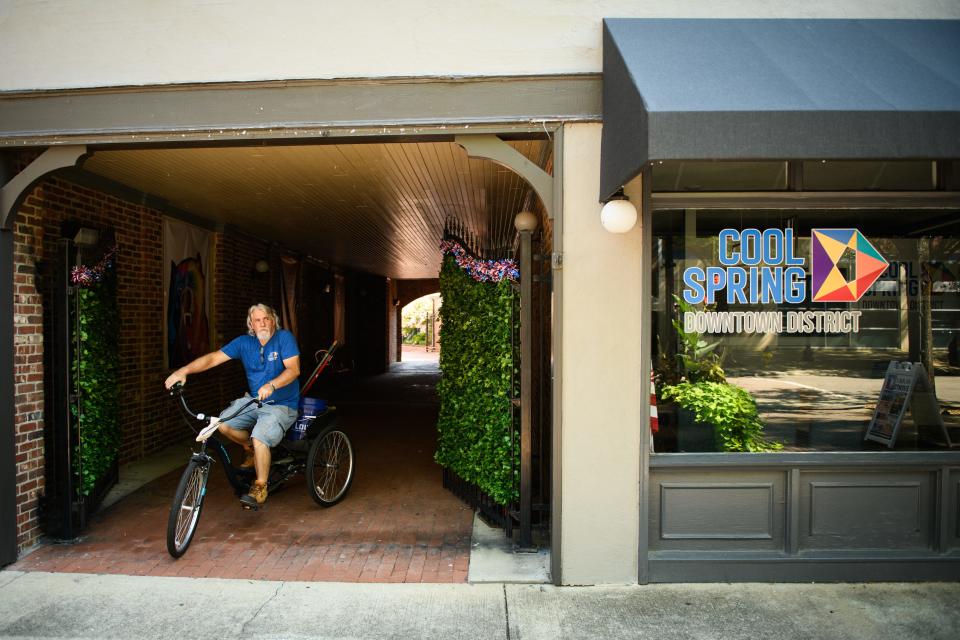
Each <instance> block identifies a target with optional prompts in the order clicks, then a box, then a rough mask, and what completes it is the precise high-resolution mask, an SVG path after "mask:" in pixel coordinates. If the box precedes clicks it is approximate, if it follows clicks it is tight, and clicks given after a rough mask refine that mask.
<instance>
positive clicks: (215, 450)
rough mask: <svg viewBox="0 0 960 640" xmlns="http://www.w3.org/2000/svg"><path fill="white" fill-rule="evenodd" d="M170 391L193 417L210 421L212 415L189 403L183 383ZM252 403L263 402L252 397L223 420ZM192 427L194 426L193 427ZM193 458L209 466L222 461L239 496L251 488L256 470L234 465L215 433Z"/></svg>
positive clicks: (225, 471) (225, 472)
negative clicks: (199, 410) (190, 405)
mask: <svg viewBox="0 0 960 640" xmlns="http://www.w3.org/2000/svg"><path fill="white" fill-rule="evenodd" d="M170 393H171V394H172V395H175V396H177V399H178V400H180V405H181V406H182V407H183V410H184V411H185V412H186V413H187V414H188V415H190V416H191V417H193V418H194V419H196V420H198V421H200V422H208V421H209V419H210V416H205V415H204V414H202V413H195V412H194V411H192V410H191V409H190V407H189V406H188V405H187V400H186V398H184V397H183V385H181V384H179V383H178V384H176V385H174V386H173V387H172V388H171V390H170ZM252 404H258V405H259V404H262V403H261V402H260V401H259V400H257V399H256V398H251V399H250V402H248V403H247V404H245V405H243V406H242V407H240V409H239V410H238V411H237V412H236V413H234V414H233V415H232V416H229V417H228V418H225V419H224V420H223V421H224V422H226V421H227V420H229V419H230V418H234V417H236V416H237V415H239V414H240V413H241V412H242V411H245V410H246V409H247V407H249V406H250V405H252ZM191 428H192V427H191ZM208 445H209V446H210V452H209V453H208V452H207V446H208ZM211 454H212V455H211ZM191 459H193V460H197V461H198V462H199V463H200V464H202V465H204V466H207V465H209V464H211V462H213V461H214V460H216V461H218V462H220V466H221V467H222V468H223V473H224V475H226V477H227V482H229V483H230V486H231V487H233V490H234V492H235V493H236V494H237V495H238V496H239V495H243V494H244V493H246V492H247V491H248V490H249V488H250V482H251V480H252V479H253V476H254V471H253V470H252V469H250V470H246V469H238V468H237V467H235V466H233V463H232V462H231V461H230V454H229V453H228V452H227V448H226V447H225V446H224V444H223V442H221V441H220V439H219V438H218V437H217V435H216V434H215V433H214V434H212V435H211V436H210V437H209V438H207V439H206V440H204V441H203V442H201V443H200V449H199V450H197V451H194V453H193V455H192V456H191Z"/></svg>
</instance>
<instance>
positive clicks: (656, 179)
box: [653, 160, 787, 192]
mask: <svg viewBox="0 0 960 640" xmlns="http://www.w3.org/2000/svg"><path fill="white" fill-rule="evenodd" d="M786 188H787V163H786V162H782V161H781V162H706V161H697V162H687V161H679V160H676V161H663V160H660V161H657V162H655V163H654V164H653V190H654V191H660V192H666V191H782V190H784V189H786Z"/></svg>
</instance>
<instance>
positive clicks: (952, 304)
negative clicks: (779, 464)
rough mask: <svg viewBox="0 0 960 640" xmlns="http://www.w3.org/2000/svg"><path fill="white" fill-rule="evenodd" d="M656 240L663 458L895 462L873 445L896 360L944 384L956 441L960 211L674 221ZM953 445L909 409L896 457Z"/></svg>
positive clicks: (658, 216)
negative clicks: (837, 455) (866, 453)
mask: <svg viewBox="0 0 960 640" xmlns="http://www.w3.org/2000/svg"><path fill="white" fill-rule="evenodd" d="M724 229H733V230H734V232H733V233H726V234H725V235H724V238H725V241H724V243H723V246H721V242H720V239H719V238H720V237H721V233H720V232H721V231H723V230H724ZM748 229H754V230H756V232H749V233H742V232H744V230H748ZM814 229H817V230H820V231H821V233H820V234H819V235H816V234H814V233H813V230H814ZM924 229H926V230H928V231H926V232H920V231H918V230H924ZM768 230H773V231H769V232H767V233H764V232H765V231H768ZM824 230H825V231H824ZM653 233H654V244H653V249H654V251H653V254H654V255H653V263H654V264H653V286H654V292H653V293H654V295H653V336H652V338H653V354H654V366H655V371H656V375H657V393H658V405H659V407H658V409H659V413H660V416H661V417H660V425H661V427H660V431H659V432H658V433H657V434H656V436H655V450H656V451H657V452H658V453H664V452H676V451H681V452H692V451H762V450H770V449H771V448H775V449H776V450H783V451H862V450H886V449H887V447H886V446H885V445H882V444H879V443H876V442H873V441H865V440H864V435H865V433H866V430H867V426H868V425H869V424H870V422H871V420H872V419H873V417H874V411H875V409H876V408H877V404H878V400H879V397H880V391H881V386H882V385H883V381H884V376H885V373H886V371H887V368H888V366H889V364H890V363H891V362H893V361H896V362H901V361H909V362H919V363H922V364H923V365H924V366H925V368H926V369H927V370H929V371H931V372H932V378H933V384H934V386H935V398H936V401H937V402H938V404H939V409H940V411H941V414H942V419H943V422H944V426H945V428H946V429H947V433H948V434H949V435H950V437H951V439H952V440H953V441H954V442H958V441H960V355H958V341H960V211H943V210H910V211H867V210H850V209H845V210H834V211H823V210H820V211H811V210H722V211H721V210H710V211H706V210H699V211H692V210H690V211H664V212H656V213H655V214H654V228H653ZM812 236H814V238H815V239H814V240H811V237H812ZM860 238H862V240H861V239H860ZM865 242H868V243H869V246H870V247H872V251H871V250H870V249H868V247H867V245H866V244H864V243H865ZM814 245H816V246H814ZM818 252H819V253H818ZM874 256H879V258H876V257H874ZM790 259H792V260H793V264H794V265H796V264H797V262H800V263H802V266H801V267H800V270H799V271H794V272H793V273H792V276H790V277H789V278H788V277H787V276H786V275H785V272H786V270H787V268H788V262H789V260H790ZM878 259H879V260H882V261H886V262H887V263H888V264H887V265H886V266H884V265H883V262H882V261H881V262H877V261H876V260H878ZM818 260H819V267H818V269H814V263H815V262H817V261H818ZM724 263H726V264H724ZM824 265H826V267H825V266H824ZM827 267H829V269H827ZM793 268H794V269H796V268H797V267H796V266H794V267H793ZM825 269H826V270H825ZM833 269H835V270H836V273H833ZM871 270H872V271H871ZM867 273H870V277H869V278H866V279H864V274H867ZM685 276H686V279H685ZM858 278H860V279H861V281H860V282H859V283H858ZM788 286H794V287H800V288H802V290H803V293H804V295H803V297H802V301H801V302H799V303H789V302H786V301H785V300H784V297H785V296H784V295H782V291H783V290H784V289H783V287H788ZM858 286H859V287H860V290H858V289H857V287H858ZM731 290H732V293H731ZM685 291H687V292H688V297H689V298H690V299H691V300H693V301H694V302H692V303H690V302H686V301H684V300H683V294H684V292H685ZM778 291H779V292H780V293H778ZM818 292H819V293H820V294H821V295H822V296H823V300H821V301H817V302H814V301H813V298H814V294H815V293H818ZM698 294H699V296H700V297H699V298H698ZM685 312H687V313H688V314H693V315H686V316H685ZM688 317H689V318H691V319H693V320H695V321H694V322H691V323H688V324H685V323H684V321H685V320H686V319H687V318H688ZM791 323H792V324H791ZM788 325H789V326H788ZM723 385H727V386H723ZM730 385H732V386H733V387H734V389H730V388H729V386H730ZM741 389H742V390H744V391H746V392H747V394H749V395H744V394H740V392H739V391H737V390H741ZM751 398H752V401H755V403H756V416H755V419H754V418H751V417H750V405H751V402H752V401H751ZM741 409H742V411H741ZM718 411H719V415H718V414H717V412H718ZM738 411H739V413H738ZM698 412H699V413H700V417H701V418H704V417H708V418H710V419H712V420H714V421H715V422H716V421H719V422H721V423H723V422H725V421H726V426H724V425H720V426H719V427H718V425H717V424H716V423H712V424H711V423H709V422H708V421H706V420H703V419H701V420H698V419H697V413H698ZM711 412H712V414H711ZM707 414H710V415H707ZM751 420H753V422H751ZM730 424H734V425H735V426H736V429H734V431H733V432H731V431H730ZM725 429H726V430H725ZM738 429H739V430H740V431H737V430H738ZM743 429H746V430H747V433H746V435H744V433H743V432H742V430H743ZM750 429H753V431H752V432H751V431H750ZM941 434H942V431H941V430H940V428H939V427H938V426H937V425H933V424H919V425H918V424H915V423H914V420H913V418H912V417H911V412H910V411H909V410H908V411H907V412H906V415H905V417H904V419H903V421H902V422H901V423H900V427H899V432H898V435H897V438H896V441H895V443H894V448H895V449H896V450H936V449H940V448H942V447H943V446H944V438H943V437H942V435H941Z"/></svg>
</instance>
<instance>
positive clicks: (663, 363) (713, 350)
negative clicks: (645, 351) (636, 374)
mask: <svg viewBox="0 0 960 640" xmlns="http://www.w3.org/2000/svg"><path fill="white" fill-rule="evenodd" d="M673 300H674V302H675V303H676V305H677V311H678V317H677V318H675V319H674V320H673V322H672V324H673V329H674V331H675V332H676V334H677V338H678V340H677V342H678V345H677V353H676V357H675V358H669V357H667V356H666V355H665V354H662V355H661V359H660V362H659V363H658V365H657V377H658V379H659V381H660V382H661V384H676V383H677V382H680V381H681V380H688V381H690V382H700V381H707V382H726V380H727V377H726V373H725V372H724V370H723V353H722V351H721V350H720V349H719V347H720V342H719V341H717V342H712V343H708V342H707V341H706V340H704V339H703V336H702V335H701V334H699V333H696V332H692V331H690V332H688V331H686V330H685V329H684V327H683V314H684V313H687V312H688V311H691V312H692V311H696V307H695V306H694V305H692V304H689V303H688V302H686V301H685V300H684V299H683V298H681V297H680V296H677V295H674V296H673Z"/></svg>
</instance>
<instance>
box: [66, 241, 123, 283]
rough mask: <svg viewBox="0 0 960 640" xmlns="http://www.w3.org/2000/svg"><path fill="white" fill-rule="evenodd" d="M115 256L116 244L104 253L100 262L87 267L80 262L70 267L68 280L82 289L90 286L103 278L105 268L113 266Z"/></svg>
mask: <svg viewBox="0 0 960 640" xmlns="http://www.w3.org/2000/svg"><path fill="white" fill-rule="evenodd" d="M116 256H117V246H116V245H114V246H112V247H111V248H110V249H109V250H108V251H107V252H106V253H105V254H104V256H103V258H101V259H100V262H98V263H97V264H95V265H94V266H92V267H88V266H87V265H85V264H81V265H78V266H76V267H74V268H72V269H70V282H72V283H73V284H75V285H77V286H78V287H83V288H84V289H87V288H90V287H92V286H93V285H95V284H96V283H98V282H100V281H101V280H103V276H104V274H105V273H106V271H107V269H109V268H110V267H112V266H113V260H114V258H116Z"/></svg>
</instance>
